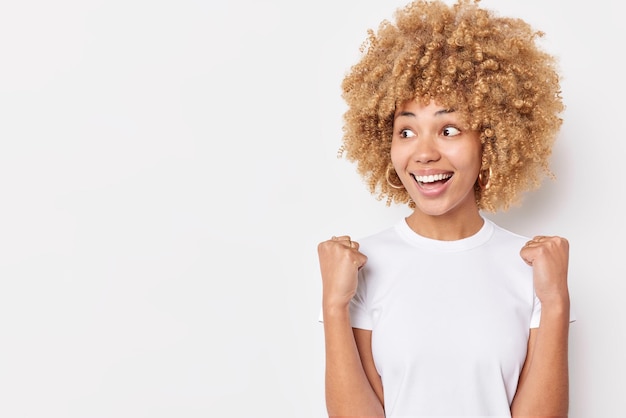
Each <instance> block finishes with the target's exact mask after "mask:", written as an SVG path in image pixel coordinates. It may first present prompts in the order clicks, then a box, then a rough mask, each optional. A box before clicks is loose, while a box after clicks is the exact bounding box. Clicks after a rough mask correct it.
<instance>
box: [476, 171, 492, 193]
mask: <svg viewBox="0 0 626 418" xmlns="http://www.w3.org/2000/svg"><path fill="white" fill-rule="evenodd" d="M485 177H486V179H485ZM490 183H491V167H489V169H487V170H480V172H479V173H478V186H480V188H481V189H483V190H487V189H488V188H489V185H490Z"/></svg>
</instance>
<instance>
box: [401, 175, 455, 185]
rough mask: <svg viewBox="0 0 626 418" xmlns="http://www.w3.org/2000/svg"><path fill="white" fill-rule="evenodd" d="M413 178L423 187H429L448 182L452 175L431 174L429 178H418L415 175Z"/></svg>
mask: <svg viewBox="0 0 626 418" xmlns="http://www.w3.org/2000/svg"><path fill="white" fill-rule="evenodd" d="M411 176H412V177H413V178H414V179H415V181H416V182H417V184H419V185H420V186H421V187H424V186H426V187H428V186H435V185H438V184H443V183H445V182H447V181H448V180H450V178H451V177H452V173H439V174H430V175H428V176H416V175H414V174H411Z"/></svg>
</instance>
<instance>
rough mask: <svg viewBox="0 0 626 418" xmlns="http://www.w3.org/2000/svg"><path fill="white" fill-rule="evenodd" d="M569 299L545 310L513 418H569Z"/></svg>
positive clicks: (526, 366) (525, 369)
mask: <svg viewBox="0 0 626 418" xmlns="http://www.w3.org/2000/svg"><path fill="white" fill-rule="evenodd" d="M568 335H569V299H567V300H564V301H563V302H562V303H559V304H557V305H553V306H544V307H543V308H542V313H541V324H540V326H539V329H538V330H537V337H536V340H535V343H534V347H533V354H532V358H529V359H527V361H529V362H530V363H529V364H527V365H525V367H524V371H523V373H522V376H521V377H520V382H519V384H518V388H517V392H516V395H515V398H514V400H513V404H512V406H511V414H512V416H513V417H519V418H522V417H533V418H534V417H567V414H568V406H569V373H568Z"/></svg>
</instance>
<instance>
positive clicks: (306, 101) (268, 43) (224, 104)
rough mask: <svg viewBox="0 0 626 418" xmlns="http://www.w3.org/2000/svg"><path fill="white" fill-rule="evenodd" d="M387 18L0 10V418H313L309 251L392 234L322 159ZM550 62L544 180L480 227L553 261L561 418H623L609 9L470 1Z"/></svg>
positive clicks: (348, 177)
mask: <svg viewBox="0 0 626 418" xmlns="http://www.w3.org/2000/svg"><path fill="white" fill-rule="evenodd" d="M403 4H405V2H402V1H400V0H393V1H382V0H379V1H374V0H367V1H363V0H358V1H357V0H340V1H330V0H318V1H315V2H306V3H305V2H302V4H299V3H298V2H293V1H287V0H268V1H256V0H240V1H233V2H226V1H221V2H214V1H212V0H210V1H200V0H197V1H192V0H176V1H174V0H171V1H147V0H143V1H142V0H114V1H110V0H109V1H104V0H100V1H98V0H93V1H79V0H74V1H72V0H59V1H55V2H48V1H43V0H40V1H35V0H26V1H20V2H17V1H8V0H7V1H2V2H1V3H0V416H2V417H7V418H20V417H28V418H31V417H32V418H35V417H36V418H41V417H47V418H52V417H54V418H56V417H68V418H74V417H81V418H82V417H90V418H92V417H93V418H96V417H115V418H126V417H129V418H130V417H132V418H136V417H150V418H160V417H186V418H192V417H193V418H195V417H222V418H226V417H272V418H274V417H323V416H324V415H325V408H324V400H323V358H324V353H323V334H322V327H321V325H320V324H319V323H318V322H317V316H318V312H319V303H320V294H321V286H320V279H319V272H318V265H317V254H316V245H317V243H318V242H319V241H321V240H324V239H327V238H328V237H330V236H331V235H339V234H344V233H345V234H350V235H352V236H353V237H359V236H363V235H366V234H369V233H372V232H375V231H378V230H379V229H381V228H383V227H386V226H388V225H390V224H391V223H394V222H395V221H396V220H397V219H398V218H399V217H400V216H404V215H406V214H408V211H407V210H406V209H405V208H403V207H395V206H394V207H390V208H389V207H386V206H385V204H384V202H381V201H377V200H376V199H375V198H373V197H372V196H370V195H369V193H368V192H367V190H366V188H365V186H364V185H363V183H362V181H361V180H360V179H359V178H358V177H357V175H356V174H355V169H354V167H353V166H352V165H351V164H350V163H348V162H347V161H346V160H342V159H337V158H336V152H337V150H338V148H339V146H340V138H341V116H342V113H343V111H344V104H343V102H342V100H341V98H340V87H339V84H340V82H341V79H342V78H343V75H344V73H345V71H347V69H348V68H349V66H350V65H351V64H353V63H354V62H356V59H357V57H358V49H359V46H360V45H361V43H362V41H363V40H364V39H365V35H366V30H367V29H368V28H375V27H376V26H377V24H378V22H379V21H380V20H381V19H383V18H390V17H391V16H392V13H393V11H394V10H395V9H396V8H397V7H398V6H401V5H403ZM482 4H483V5H484V6H485V7H489V8H494V9H496V10H498V11H499V12H500V13H501V14H503V15H514V16H518V17H522V18H524V19H527V20H528V21H530V22H531V23H533V25H534V26H536V27H537V28H539V29H542V30H544V31H545V32H546V33H547V37H546V38H545V41H544V43H545V45H546V48H547V49H548V50H549V51H550V52H553V53H555V54H556V55H558V56H559V57H560V59H561V61H560V62H561V67H562V74H563V83H562V85H563V96H564V100H565V102H566V105H567V106H568V107H567V111H566V113H565V115H564V117H565V124H564V126H563V130H562V134H561V135H560V137H559V140H558V142H557V145H556V148H555V150H554V158H553V166H552V167H553V170H554V172H555V174H556V175H557V180H555V181H552V180H546V182H545V184H544V186H543V188H542V189H541V190H540V191H538V192H536V193H533V194H532V195H529V196H528V197H527V199H526V200H525V203H524V205H523V206H522V207H520V208H514V209H512V210H510V211H509V212H507V213H504V214H498V215H496V216H492V219H494V220H496V221H497V222H499V223H500V224H501V225H503V226H505V227H507V228H509V229H512V230H514V231H516V232H519V233H522V234H525V235H534V234H539V233H541V234H558V235H563V236H566V237H567V238H569V240H570V243H571V267H570V288H571V295H572V301H573V303H574V307H575V311H576V315H577V318H578V321H577V322H576V323H575V324H574V325H572V328H571V337H570V342H571V345H570V347H571V348H570V363H571V414H570V417H571V418H588V417H609V416H616V414H619V413H621V411H623V400H624V386H623V376H624V375H626V356H624V355H623V353H624V352H626V347H625V345H626V342H625V341H626V338H625V337H626V335H625V329H626V327H625V325H624V322H626V308H625V306H626V304H625V303H624V294H625V291H626V284H625V283H626V281H625V280H624V279H625V278H626V274H625V269H626V267H625V266H624V256H623V253H624V247H625V246H624V244H623V241H622V240H623V237H624V236H625V234H626V225H625V224H624V221H623V214H624V213H625V208H624V200H623V193H624V186H623V178H624V176H623V173H622V172H621V170H623V167H624V156H625V155H626V140H625V139H624V125H623V123H624V110H623V109H624V107H623V98H624V97H626V91H625V89H626V88H625V84H624V80H623V75H622V73H621V72H622V67H621V66H620V65H619V64H618V63H619V62H621V61H620V59H619V57H620V55H621V54H622V52H623V45H622V44H623V40H624V38H625V36H626V29H625V28H624V25H623V22H622V19H621V16H622V14H621V9H620V10H618V5H619V2H613V1H610V0H597V1H595V2H593V5H592V7H590V4H589V3H580V2H571V1H569V0H552V1H549V2H546V1H543V0H531V1H529V0H523V1H522V0H514V1H506V2H505V1H497V0H484V1H483V2H482Z"/></svg>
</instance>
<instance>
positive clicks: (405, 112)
mask: <svg viewBox="0 0 626 418" xmlns="http://www.w3.org/2000/svg"><path fill="white" fill-rule="evenodd" d="M453 112H454V109H441V110H438V111H436V112H435V113H434V115H435V116H440V115H446V114H448V113H453ZM400 116H409V117H411V116H412V117H414V118H415V117H417V115H416V114H415V113H413V112H407V111H404V112H400V113H398V114H397V115H396V116H395V117H394V119H397V118H399V117H400Z"/></svg>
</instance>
